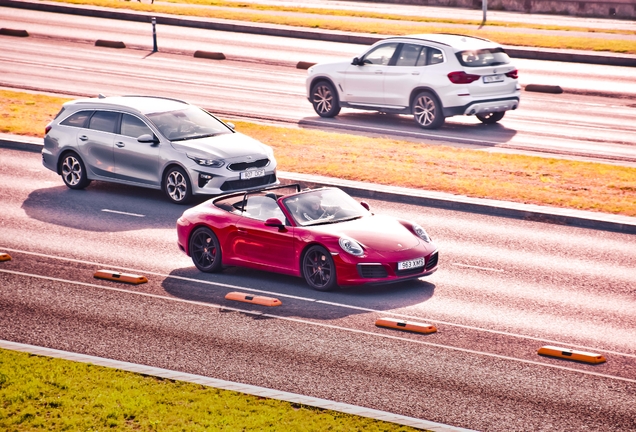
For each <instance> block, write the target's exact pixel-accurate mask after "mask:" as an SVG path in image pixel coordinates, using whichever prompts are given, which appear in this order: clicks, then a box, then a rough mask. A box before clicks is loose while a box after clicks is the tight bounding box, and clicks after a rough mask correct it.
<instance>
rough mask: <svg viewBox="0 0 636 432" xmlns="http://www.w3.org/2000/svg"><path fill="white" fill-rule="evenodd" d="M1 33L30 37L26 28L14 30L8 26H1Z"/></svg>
mask: <svg viewBox="0 0 636 432" xmlns="http://www.w3.org/2000/svg"><path fill="white" fill-rule="evenodd" d="M0 35H5V36H15V37H28V36H29V32H27V31H26V30H14V29H8V28H0Z"/></svg>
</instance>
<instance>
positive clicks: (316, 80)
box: [307, 75, 342, 101]
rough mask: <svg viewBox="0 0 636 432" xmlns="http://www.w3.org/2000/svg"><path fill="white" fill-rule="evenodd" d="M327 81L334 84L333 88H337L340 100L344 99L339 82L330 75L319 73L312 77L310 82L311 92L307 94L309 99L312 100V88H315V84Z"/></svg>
mask: <svg viewBox="0 0 636 432" xmlns="http://www.w3.org/2000/svg"><path fill="white" fill-rule="evenodd" d="M322 81H324V82H326V83H329V84H331V85H332V86H333V88H335V89H336V92H338V100H339V101H340V100H342V99H341V96H342V91H341V90H340V86H339V85H338V84H336V83H335V82H334V81H333V80H332V79H331V78H330V77H328V76H325V75H318V76H315V77H313V78H312V79H311V81H310V83H309V89H308V90H309V94H308V95H307V96H308V97H309V99H310V100H311V90H312V89H313V88H314V86H315V85H316V84H318V83H320V82H322Z"/></svg>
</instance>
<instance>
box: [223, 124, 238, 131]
mask: <svg viewBox="0 0 636 432" xmlns="http://www.w3.org/2000/svg"><path fill="white" fill-rule="evenodd" d="M225 124H226V125H228V126H229V128H230V129H232V130H234V128H235V127H236V126H234V123H231V122H225Z"/></svg>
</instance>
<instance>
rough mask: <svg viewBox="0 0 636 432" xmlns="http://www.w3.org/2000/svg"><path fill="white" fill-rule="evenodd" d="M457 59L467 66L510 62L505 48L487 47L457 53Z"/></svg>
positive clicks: (496, 64)
mask: <svg viewBox="0 0 636 432" xmlns="http://www.w3.org/2000/svg"><path fill="white" fill-rule="evenodd" d="M455 55H456V56H457V60H459V62H460V63H461V64H462V66H466V67H481V66H499V65H503V64H508V63H510V57H508V54H506V52H505V51H504V50H503V48H487V49H480V50H468V51H460V52H458V53H455Z"/></svg>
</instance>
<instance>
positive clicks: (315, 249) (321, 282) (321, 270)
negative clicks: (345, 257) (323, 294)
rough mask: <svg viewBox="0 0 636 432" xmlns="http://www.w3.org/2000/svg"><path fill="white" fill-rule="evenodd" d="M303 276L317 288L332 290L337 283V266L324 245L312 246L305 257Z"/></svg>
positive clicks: (310, 284)
mask: <svg viewBox="0 0 636 432" xmlns="http://www.w3.org/2000/svg"><path fill="white" fill-rule="evenodd" d="M303 277H304V278H305V281H307V283H308V284H309V286H310V287H312V288H313V289H315V290H318V291H330V290H332V289H334V288H335V287H336V286H337V285H336V266H335V264H334V262H333V258H331V254H330V253H329V252H328V251H327V250H325V248H323V247H322V246H312V247H310V248H309V250H308V251H307V253H305V256H304V257H303Z"/></svg>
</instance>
